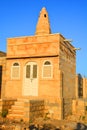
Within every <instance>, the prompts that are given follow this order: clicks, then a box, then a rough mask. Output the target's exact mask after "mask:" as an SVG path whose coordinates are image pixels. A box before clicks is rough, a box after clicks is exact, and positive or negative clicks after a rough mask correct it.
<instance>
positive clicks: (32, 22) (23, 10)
mask: <svg viewBox="0 0 87 130" xmlns="http://www.w3.org/2000/svg"><path fill="white" fill-rule="evenodd" d="M42 7H46V9H47V11H48V14H49V19H50V25H51V30H52V33H61V34H62V35H64V37H65V38H68V39H72V40H73V42H72V44H73V45H74V46H75V47H77V48H78V47H80V48H81V50H80V51H77V58H76V72H77V73H81V74H82V75H83V76H86V77H87V9H86V8H87V0H0V51H5V52H6V40H7V38H9V37H19V36H30V35H34V33H35V28H36V23H37V20H38V16H39V12H40V10H41V9H42Z"/></svg>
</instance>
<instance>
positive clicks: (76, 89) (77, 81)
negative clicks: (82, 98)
mask: <svg viewBox="0 0 87 130" xmlns="http://www.w3.org/2000/svg"><path fill="white" fill-rule="evenodd" d="M75 86H76V98H78V75H76V84H75Z"/></svg>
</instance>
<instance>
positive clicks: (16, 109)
mask: <svg viewBox="0 0 87 130" xmlns="http://www.w3.org/2000/svg"><path fill="white" fill-rule="evenodd" d="M25 102H26V100H23V99H18V100H17V101H16V102H15V104H14V105H12V107H11V109H9V113H8V116H7V117H8V118H9V119H13V120H18V121H20V120H24V117H25Z"/></svg>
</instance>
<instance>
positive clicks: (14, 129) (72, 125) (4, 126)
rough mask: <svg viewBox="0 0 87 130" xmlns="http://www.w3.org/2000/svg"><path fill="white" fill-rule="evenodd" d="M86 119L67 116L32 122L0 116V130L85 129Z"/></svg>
mask: <svg viewBox="0 0 87 130" xmlns="http://www.w3.org/2000/svg"><path fill="white" fill-rule="evenodd" d="M86 124H87V120H86V119H85V118H81V119H78V120H77V117H76V118H75V116H74V117H69V118H68V119H66V120H55V119H43V118H38V119H36V120H35V121H34V122H24V121H23V120H20V121H14V120H8V119H7V118H6V119H2V118H0V130H87V125H86Z"/></svg>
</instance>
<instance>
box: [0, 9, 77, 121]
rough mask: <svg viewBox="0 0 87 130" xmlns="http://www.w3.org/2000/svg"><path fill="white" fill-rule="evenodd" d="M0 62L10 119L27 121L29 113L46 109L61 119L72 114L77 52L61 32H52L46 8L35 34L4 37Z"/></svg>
mask: <svg viewBox="0 0 87 130" xmlns="http://www.w3.org/2000/svg"><path fill="white" fill-rule="evenodd" d="M0 64H1V65H2V66H3V73H1V71H0V73H1V75H2V78H0V81H2V82H0V88H1V87H2V90H3V91H2V102H3V101H4V107H7V104H10V106H9V107H8V108H10V113H9V115H8V117H9V118H12V117H13V118H14V117H15V118H19V119H22V118H23V119H24V120H28V118H29V116H31V115H34V116H36V115H37V116H40V115H41V113H43V114H45V113H46V112H49V113H50V114H52V116H53V118H55V119H63V118H65V117H66V116H68V115H70V114H71V113H72V100H73V99H75V98H76V85H75V84H76V52H75V50H74V46H73V45H71V43H70V42H69V41H68V40H67V39H66V38H65V37H64V36H63V35H62V34H59V33H56V34H52V33H51V28H50V22H49V18H48V13H47V11H46V9H45V8H42V10H41V12H40V15H39V18H38V22H37V26H36V32H35V35H34V36H25V37H16V38H8V39H7V56H6V57H3V58H2V57H1V58H0ZM1 65H0V66H1ZM5 67H6V68H5ZM1 70H2V69H1ZM4 70H6V71H4ZM5 72H6V73H5ZM3 76H4V77H3ZM4 85H5V87H4ZM6 102H9V103H7V104H6ZM11 103H12V104H11ZM35 104H38V108H37V106H36V105H35ZM35 110H36V111H37V112H36V111H35ZM32 113H33V114H32ZM31 117H32V116H31Z"/></svg>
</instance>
